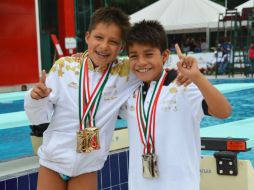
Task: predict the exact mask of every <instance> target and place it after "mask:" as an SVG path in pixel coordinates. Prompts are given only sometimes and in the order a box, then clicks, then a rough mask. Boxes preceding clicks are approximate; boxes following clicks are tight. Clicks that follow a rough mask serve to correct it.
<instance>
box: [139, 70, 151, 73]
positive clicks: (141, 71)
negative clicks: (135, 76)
mask: <svg viewBox="0 0 254 190" xmlns="http://www.w3.org/2000/svg"><path fill="white" fill-rule="evenodd" d="M149 70H150V69H137V71H138V72H140V73H145V72H148V71H149Z"/></svg>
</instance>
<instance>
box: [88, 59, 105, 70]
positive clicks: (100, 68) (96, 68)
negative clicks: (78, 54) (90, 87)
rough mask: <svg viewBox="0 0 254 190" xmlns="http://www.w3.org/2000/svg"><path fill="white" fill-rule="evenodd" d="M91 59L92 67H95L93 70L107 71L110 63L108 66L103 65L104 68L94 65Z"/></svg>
mask: <svg viewBox="0 0 254 190" xmlns="http://www.w3.org/2000/svg"><path fill="white" fill-rule="evenodd" d="M89 59H90V61H91V63H92V66H93V69H94V70H98V69H99V70H103V71H104V70H105V69H107V68H108V66H109V65H110V63H108V64H106V65H103V66H100V65H96V64H95V63H94V61H93V60H92V59H91V58H90V57H89Z"/></svg>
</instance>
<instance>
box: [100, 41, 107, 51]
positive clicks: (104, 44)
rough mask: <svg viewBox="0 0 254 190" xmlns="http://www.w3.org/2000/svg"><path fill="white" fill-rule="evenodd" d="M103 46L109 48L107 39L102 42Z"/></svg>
mask: <svg viewBox="0 0 254 190" xmlns="http://www.w3.org/2000/svg"><path fill="white" fill-rule="evenodd" d="M101 48H103V49H107V48H108V42H107V41H103V42H102V43H101Z"/></svg>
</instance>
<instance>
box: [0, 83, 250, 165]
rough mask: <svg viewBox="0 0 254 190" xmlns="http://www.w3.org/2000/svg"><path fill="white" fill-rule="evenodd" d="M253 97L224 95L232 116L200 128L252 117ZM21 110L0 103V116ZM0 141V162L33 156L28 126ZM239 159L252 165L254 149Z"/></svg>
mask: <svg viewBox="0 0 254 190" xmlns="http://www.w3.org/2000/svg"><path fill="white" fill-rule="evenodd" d="M211 82H212V83H213V84H221V83H243V82H244V83H254V79H214V80H211ZM253 95H254V88H252V89H248V90H242V91H237V92H232V93H227V94H225V96H226V97H227V99H228V100H229V101H230V103H231V105H232V107H233V113H232V116H231V117H230V118H228V119H224V120H221V119H216V118H212V117H205V119H204V120H203V121H202V123H201V127H209V126H213V125H217V124H222V123H227V122H231V121H236V120H241V119H246V118H250V117H254V98H253ZM23 110H24V108H23V100H18V101H13V102H7V103H0V114H1V113H10V112H14V111H15V112H17V111H23ZM125 126H126V122H125V121H123V120H118V121H117V128H122V127H125ZM0 139H1V140H0V161H6V160H10V159H16V158H20V157H26V156H32V155H33V150H32V145H31V141H30V128H29V127H28V126H23V127H18V128H10V129H0ZM202 153H204V154H211V152H210V151H209V152H207V151H206V152H204V151H202ZM239 158H241V159H250V160H251V161H252V164H253V165H254V149H253V150H251V151H249V152H246V153H240V154H239Z"/></svg>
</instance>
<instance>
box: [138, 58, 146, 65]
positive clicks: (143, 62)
mask: <svg viewBox="0 0 254 190" xmlns="http://www.w3.org/2000/svg"><path fill="white" fill-rule="evenodd" d="M146 64H147V62H146V60H145V59H144V58H142V57H140V58H139V59H138V65H139V66H144V65H146Z"/></svg>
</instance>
